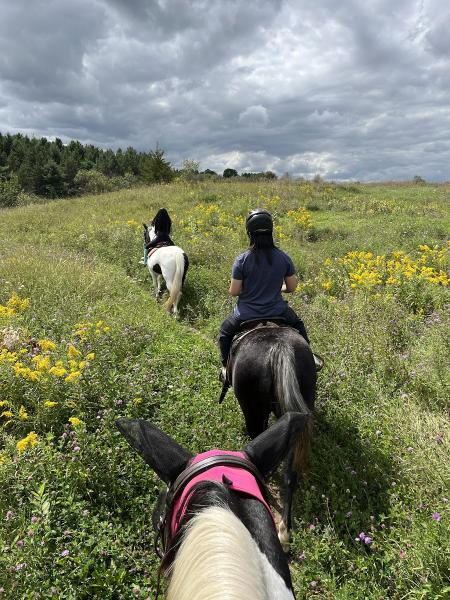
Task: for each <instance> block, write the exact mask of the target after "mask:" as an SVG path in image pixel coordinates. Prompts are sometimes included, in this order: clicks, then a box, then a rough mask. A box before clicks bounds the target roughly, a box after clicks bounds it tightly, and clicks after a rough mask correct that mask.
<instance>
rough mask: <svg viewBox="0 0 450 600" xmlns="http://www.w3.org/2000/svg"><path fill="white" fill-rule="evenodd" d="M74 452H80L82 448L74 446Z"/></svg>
mask: <svg viewBox="0 0 450 600" xmlns="http://www.w3.org/2000/svg"><path fill="white" fill-rule="evenodd" d="M72 450H73V451H74V452H79V451H80V450H81V448H80V446H74V447H73V448H72Z"/></svg>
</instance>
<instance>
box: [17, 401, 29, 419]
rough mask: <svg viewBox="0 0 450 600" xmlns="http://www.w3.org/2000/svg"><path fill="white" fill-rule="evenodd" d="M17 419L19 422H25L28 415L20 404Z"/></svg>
mask: <svg viewBox="0 0 450 600" xmlns="http://www.w3.org/2000/svg"><path fill="white" fill-rule="evenodd" d="M19 419H20V420H21V421H26V420H27V419H28V413H27V411H26V410H25V406H24V405H23V404H22V406H21V407H20V408H19Z"/></svg>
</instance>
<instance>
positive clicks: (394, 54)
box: [0, 0, 450, 181]
mask: <svg viewBox="0 0 450 600" xmlns="http://www.w3.org/2000/svg"><path fill="white" fill-rule="evenodd" d="M449 32H450V3H449V2H448V0H417V1H416V0H371V1H370V2H368V1H365V0H341V1H338V0H36V1H34V2H30V0H14V2H12V0H0V131H1V132H2V133H6V132H10V133H17V132H22V133H26V134H28V135H35V136H46V137H49V138H54V137H60V138H61V139H62V140H63V141H68V140H70V139H78V140H80V141H81V142H83V143H94V144H96V145H99V146H102V147H111V148H114V149H117V148H118V147H122V148H126V147H127V146H133V147H135V148H137V149H139V150H149V149H152V148H154V147H155V146H156V144H157V143H158V144H159V145H160V146H161V147H162V148H163V149H165V151H166V155H167V157H168V158H169V160H171V162H172V163H173V164H174V165H176V166H180V165H181V162H182V160H183V159H185V158H190V159H194V160H198V161H200V168H201V169H206V168H211V169H215V170H217V171H219V172H222V171H223V169H225V168H227V167H232V168H235V169H237V170H238V171H260V170H268V169H271V170H274V171H275V172H277V173H278V174H280V175H281V174H283V173H284V172H286V171H288V172H289V173H290V174H291V175H294V176H300V175H302V176H305V177H311V176H313V175H314V174H316V173H319V174H321V175H322V176H324V177H326V178H329V179H336V180H338V179H357V180H361V181H367V180H386V179H408V178H412V177H413V176H414V175H416V174H418V175H421V176H422V177H425V178H426V179H429V180H435V181H440V180H450V33H449Z"/></svg>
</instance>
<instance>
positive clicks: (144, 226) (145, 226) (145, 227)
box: [142, 223, 148, 231]
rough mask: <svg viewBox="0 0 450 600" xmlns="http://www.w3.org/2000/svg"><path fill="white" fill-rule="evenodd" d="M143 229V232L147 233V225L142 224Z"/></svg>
mask: <svg viewBox="0 0 450 600" xmlns="http://www.w3.org/2000/svg"><path fill="white" fill-rule="evenodd" d="M142 226H143V228H144V229H145V231H147V229H148V225H146V224H145V223H142Z"/></svg>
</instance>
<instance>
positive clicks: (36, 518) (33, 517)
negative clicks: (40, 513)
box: [31, 515, 39, 523]
mask: <svg viewBox="0 0 450 600" xmlns="http://www.w3.org/2000/svg"><path fill="white" fill-rule="evenodd" d="M38 521H39V517H36V516H35V515H33V516H32V517H31V522H32V523H37V522H38Z"/></svg>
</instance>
